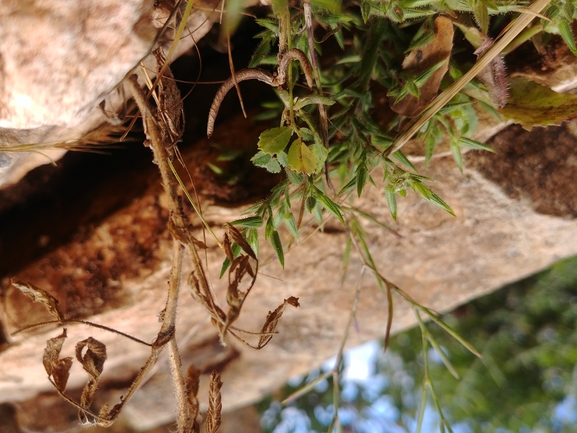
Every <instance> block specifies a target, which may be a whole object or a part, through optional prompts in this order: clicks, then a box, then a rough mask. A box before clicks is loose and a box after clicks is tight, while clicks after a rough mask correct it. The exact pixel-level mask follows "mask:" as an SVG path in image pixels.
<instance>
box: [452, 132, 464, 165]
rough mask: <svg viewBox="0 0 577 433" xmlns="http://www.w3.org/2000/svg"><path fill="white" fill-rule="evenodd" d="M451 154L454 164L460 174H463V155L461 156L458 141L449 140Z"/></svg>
mask: <svg viewBox="0 0 577 433" xmlns="http://www.w3.org/2000/svg"><path fill="white" fill-rule="evenodd" d="M451 153H452V154H453V159H454V160H455V164H457V167H459V170H460V171H461V173H463V155H461V148H460V147H459V142H458V140H455V139H453V138H451Z"/></svg>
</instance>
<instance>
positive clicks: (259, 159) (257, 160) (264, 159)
mask: <svg viewBox="0 0 577 433" xmlns="http://www.w3.org/2000/svg"><path fill="white" fill-rule="evenodd" d="M271 158H272V156H271V155H268V154H266V153H264V152H262V151H259V152H258V153H257V154H256V155H254V156H253V157H252V158H251V159H250V161H251V162H252V163H253V164H254V165H256V166H257V167H263V168H265V167H266V165H267V164H268V163H269V161H270V160H271Z"/></svg>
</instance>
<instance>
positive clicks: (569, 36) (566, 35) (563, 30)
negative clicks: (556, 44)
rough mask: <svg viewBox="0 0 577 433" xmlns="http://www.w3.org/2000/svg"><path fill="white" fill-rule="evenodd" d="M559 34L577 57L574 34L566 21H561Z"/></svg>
mask: <svg viewBox="0 0 577 433" xmlns="http://www.w3.org/2000/svg"><path fill="white" fill-rule="evenodd" d="M558 28H559V34H560V35H561V37H562V38H563V40H564V41H565V43H566V44H567V46H568V47H569V49H570V50H571V52H572V53H573V54H574V55H576V56H577V46H575V38H574V37H573V32H572V31H571V26H570V25H569V23H568V22H567V21H565V20H563V21H561V22H560V23H559V25H558Z"/></svg>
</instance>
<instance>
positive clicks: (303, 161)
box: [287, 138, 318, 175]
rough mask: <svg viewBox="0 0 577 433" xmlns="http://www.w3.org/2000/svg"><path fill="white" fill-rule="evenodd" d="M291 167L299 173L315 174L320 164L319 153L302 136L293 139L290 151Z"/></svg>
mask: <svg viewBox="0 0 577 433" xmlns="http://www.w3.org/2000/svg"><path fill="white" fill-rule="evenodd" d="M287 156H288V163H289V168H290V169H291V170H293V171H296V172H297V173H304V174H307V175H310V174H314V173H315V172H316V169H317V166H318V159H317V155H316V154H315V153H313V152H312V151H311V150H310V149H309V146H307V145H306V144H305V143H303V142H302V141H301V140H300V138H298V139H296V140H295V141H293V143H292V144H291V147H290V149H289V151H288V154H287Z"/></svg>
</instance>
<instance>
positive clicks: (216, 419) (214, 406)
mask: <svg viewBox="0 0 577 433" xmlns="http://www.w3.org/2000/svg"><path fill="white" fill-rule="evenodd" d="M220 388H222V380H221V378H220V373H219V372H218V371H216V370H215V371H213V372H212V373H211V374H210V387H209V390H208V411H207V412H206V433H216V432H217V431H218V429H219V428H220V423H221V419H222V418H221V412H222V402H221V399H220Z"/></svg>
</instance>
